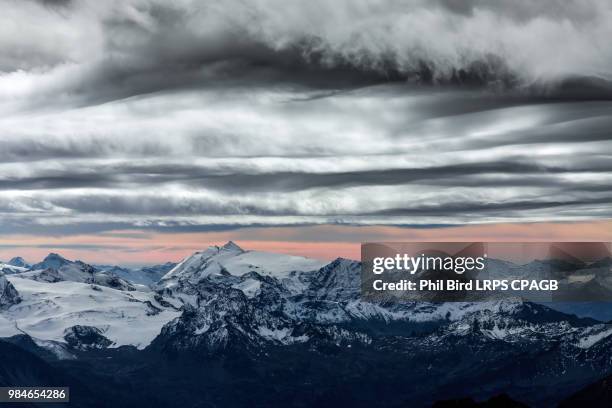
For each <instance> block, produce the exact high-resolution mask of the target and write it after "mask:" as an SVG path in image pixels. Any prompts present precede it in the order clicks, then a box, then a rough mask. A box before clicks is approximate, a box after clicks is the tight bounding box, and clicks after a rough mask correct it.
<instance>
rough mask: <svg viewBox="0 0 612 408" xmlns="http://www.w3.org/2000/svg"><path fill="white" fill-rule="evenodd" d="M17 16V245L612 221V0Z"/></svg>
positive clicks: (272, 4) (25, 6) (73, 6)
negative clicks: (155, 233)
mask: <svg viewBox="0 0 612 408" xmlns="http://www.w3.org/2000/svg"><path fill="white" fill-rule="evenodd" d="M2 6H3V11H5V12H4V13H3V15H2V16H0V27H2V28H1V29H0V30H2V32H1V34H2V35H0V48H1V49H2V50H3V52H2V53H0V54H1V55H0V71H2V75H0V134H1V135H2V136H1V137H0V232H2V233H15V232H20V231H21V232H31V233H38V232H41V231H42V232H44V231H47V232H49V231H53V232H54V233H67V232H74V233H76V232H100V231H111V230H113V229H126V228H133V227H137V228H141V229H147V230H164V231H192V230H193V231H202V230H207V229H210V230H226V229H231V228H239V227H241V226H270V225H274V226H279V225H283V226H287V225H309V224H321V223H331V224H351V225H353V224H354V225H363V224H393V225H424V226H430V225H437V226H439V225H451V224H457V223H470V222H489V221H542V220H546V221H568V220H578V219H581V220H582V219H601V218H609V217H610V211H609V209H608V207H609V203H610V202H611V201H612V194H611V193H610V191H612V188H611V187H612V167H611V164H610V163H612V160H610V159H611V158H612V141H611V138H610V131H609V129H610V128H611V127H612V114H611V112H612V86H611V85H610V79H612V51H610V50H611V49H610V47H609V46H608V44H607V39H608V38H610V37H612V25H610V24H609V22H610V21H612V5H610V4H609V2H608V1H605V0H587V1H586V3H585V2H584V1H582V2H575V1H560V0H549V1H542V2H535V1H526V0H519V1H516V2H503V3H502V2H488V1H484V0H460V1H446V0H437V1H424V0H414V1H410V2H394V1H386V0H382V1H375V2H373V1H365V0H346V1H345V0H338V1H337V2H327V1H318V0H317V1H312V2H294V3H291V2H290V3H287V2H286V1H280V0H279V1H277V0H266V1H263V0H255V1H249V2H243V1H239V0H229V1H227V2H222V3H212V2H199V1H189V0H186V1H181V2H166V1H157V0H130V1H108V2H94V1H88V0H81V1H27V2H16V1H10V0H8V1H4V2H3V4H2ZM15 21H19V22H20V24H19V25H16V24H15V23H14V22H15Z"/></svg>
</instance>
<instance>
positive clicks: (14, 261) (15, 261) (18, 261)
mask: <svg viewBox="0 0 612 408" xmlns="http://www.w3.org/2000/svg"><path fill="white" fill-rule="evenodd" d="M7 264H8V265H11V266H17V267H19V268H29V267H30V265H29V264H28V263H27V262H26V261H25V259H23V258H22V257H20V256H16V257H14V258H11V260H10V261H8V262H7Z"/></svg>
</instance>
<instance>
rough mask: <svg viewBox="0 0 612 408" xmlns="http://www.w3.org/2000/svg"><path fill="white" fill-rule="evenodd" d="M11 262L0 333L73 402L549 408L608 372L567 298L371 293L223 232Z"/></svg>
mask: <svg viewBox="0 0 612 408" xmlns="http://www.w3.org/2000/svg"><path fill="white" fill-rule="evenodd" d="M22 261H23V260H22ZM13 263H17V261H15V262H8V263H7V264H4V265H9V266H10V267H11V268H9V267H8V266H7V267H6V270H4V269H3V272H0V337H1V338H2V339H3V340H2V341H3V342H4V343H6V344H9V345H3V344H4V343H1V342H0V346H2V347H9V348H10V347H17V348H19V350H20V352H19V354H18V355H16V357H15V358H16V359H17V358H18V357H19V356H21V355H22V354H23V356H21V357H19V358H21V359H22V360H23V361H24V362H23V364H27V365H28V367H30V366H31V367H39V366H40V367H47V368H45V369H44V370H48V371H49V372H53V373H57V375H61V376H62V378H68V379H72V380H66V381H69V382H70V384H72V382H74V384H75V385H74V387H75V390H77V391H76V392H75V393H74V394H73V395H74V398H76V399H77V400H78V401H79V402H80V404H81V406H115V407H116V406H139V405H140V404H142V402H143V401H145V400H146V401H147V406H160V407H161V406H168V405H177V404H180V405H185V406H194V407H195V406H215V405H222V406H245V405H248V406H271V405H287V406H344V405H347V404H351V405H353V406H372V405H377V406H380V405H384V406H411V407H412V406H430V405H431V404H433V403H434V402H435V401H437V400H443V399H452V398H464V397H470V398H475V399H477V400H479V399H488V398H491V397H492V396H495V395H498V394H500V393H506V394H508V395H509V396H510V397H511V398H513V399H515V400H516V401H521V402H522V403H525V404H527V405H529V406H553V405H555V404H557V403H560V402H562V400H564V399H565V398H566V397H569V396H570V395H572V394H574V393H577V392H579V390H580V389H581V388H582V387H584V386H587V385H588V384H589V383H593V382H595V381H598V380H599V379H600V378H603V377H605V376H606V375H609V374H610V373H612V363H611V362H612V324H611V323H607V322H606V320H605V319H604V320H602V319H598V318H597V316H595V317H593V314H592V313H591V314H589V313H587V315H590V317H589V316H587V315H585V314H584V313H583V314H581V313H578V314H581V316H578V315H577V314H574V313H571V307H572V305H571V303H566V304H564V306H563V307H564V308H565V309H564V310H563V311H560V310H555V309H553V308H551V307H550V306H554V305H552V304H551V305H543V304H539V303H532V302H525V301H522V300H520V299H504V300H496V301H487V302H447V303H432V302H422V301H421V302H416V301H415V302H393V301H390V300H385V301H378V302H369V301H365V300H363V299H362V298H361V293H360V269H361V265H360V263H359V262H357V261H353V260H349V259H342V258H338V259H336V260H334V261H332V262H325V261H320V260H314V259H309V258H304V257H298V256H290V255H283V254H274V253H266V252H259V251H249V250H244V249H242V248H240V247H239V246H238V245H236V244H235V243H233V242H228V243H227V244H225V245H223V246H213V247H209V248H207V249H205V250H203V251H201V252H197V253H195V254H193V255H191V256H189V257H187V258H186V259H184V260H183V261H182V262H180V263H178V264H176V265H174V264H170V263H168V264H164V265H159V266H155V267H147V268H141V269H131V268H123V267H119V266H113V265H89V264H87V263H84V262H81V261H71V260H68V259H65V258H63V257H62V256H60V255H58V254H49V255H48V256H47V257H46V258H45V259H44V260H42V261H41V262H38V263H35V264H33V265H27V263H25V261H23V262H20V264H21V265H22V266H18V265H13ZM532 266H533V268H534V271H536V272H537V270H539V269H541V267H542V261H538V262H537V263H533V265H532ZM506 267H509V268H510V267H512V266H511V265H510V266H509V265H506ZM588 267H589V265H583V266H582V267H581V268H582V269H584V268H587V269H588ZM14 268H18V269H14ZM538 268H539V269H538ZM536 272H534V273H536ZM578 308H579V309H580V307H578ZM581 310H582V309H581ZM582 311H583V310H582ZM595 314H596V313H595ZM11 364H12V363H11ZM15 364H17V363H15ZM19 364H22V363H19ZM11 369H12V370H13V371H11ZM40 370H43V369H42V368H36V369H35V370H34V369H33V373H36V372H39V371H40ZM44 370H43V371H44ZM5 371H6V373H5V374H2V375H0V385H4V384H11V381H12V382H13V383H14V382H15V381H16V380H15V378H18V377H15V376H16V375H17V373H18V369H17V367H12V368H11V367H8V368H6V370H5ZM54 375H55V374H54ZM34 377H35V375H32V376H29V377H24V378H25V380H24V381H25V382H29V383H32V384H33V383H34V382H36V381H46V380H44V379H37V378H34ZM76 379H78V380H76ZM12 385H16V384H12ZM20 385H25V384H24V383H20ZM91 389H96V392H95V394H99V395H100V398H99V399H96V398H94V397H92V393H91ZM381 395H384V398H381ZM92 398H93V399H92Z"/></svg>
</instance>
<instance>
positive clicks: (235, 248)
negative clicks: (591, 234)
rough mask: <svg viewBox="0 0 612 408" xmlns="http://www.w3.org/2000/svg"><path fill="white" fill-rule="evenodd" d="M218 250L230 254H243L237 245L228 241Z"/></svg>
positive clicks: (242, 250)
mask: <svg viewBox="0 0 612 408" xmlns="http://www.w3.org/2000/svg"><path fill="white" fill-rule="evenodd" d="M220 250H223V251H232V252H244V249H242V248H240V246H238V244H236V243H235V242H234V241H228V242H227V243H226V244H225V245H223V246H222V247H220Z"/></svg>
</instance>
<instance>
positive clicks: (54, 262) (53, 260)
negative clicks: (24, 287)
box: [31, 252, 70, 270]
mask: <svg viewBox="0 0 612 408" xmlns="http://www.w3.org/2000/svg"><path fill="white" fill-rule="evenodd" d="M69 263H70V261H68V260H67V259H66V258H64V257H63V256H61V255H59V254H56V253H54V252H52V253H50V254H49V255H47V256H46V257H45V259H43V260H42V261H41V262H39V263H37V264H34V265H32V268H31V269H32V270H37V269H47V268H51V269H59V268H61V267H62V266H64V265H67V264H69Z"/></svg>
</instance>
